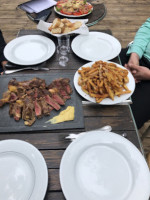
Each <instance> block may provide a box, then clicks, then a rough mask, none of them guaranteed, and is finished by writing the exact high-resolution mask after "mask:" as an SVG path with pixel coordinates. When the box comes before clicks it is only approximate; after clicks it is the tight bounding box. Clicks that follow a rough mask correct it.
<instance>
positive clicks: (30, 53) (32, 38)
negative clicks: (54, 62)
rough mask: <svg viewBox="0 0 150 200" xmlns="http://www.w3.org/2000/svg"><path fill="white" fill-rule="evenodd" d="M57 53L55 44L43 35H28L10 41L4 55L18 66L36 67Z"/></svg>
mask: <svg viewBox="0 0 150 200" xmlns="http://www.w3.org/2000/svg"><path fill="white" fill-rule="evenodd" d="M54 52H55V44H54V42H53V41H52V40H50V39H49V38H46V37H44V36H41V35H26V36H21V37H18V38H15V39H14V40H12V41H10V42H9V43H8V44H7V45H6V47H5V49H4V55H5V57H6V58H7V60H9V61H10V62H12V63H15V64H18V65H35V64H39V63H42V62H44V61H45V60H47V59H49V58H50V57H51V56H52V55H53V54H54Z"/></svg>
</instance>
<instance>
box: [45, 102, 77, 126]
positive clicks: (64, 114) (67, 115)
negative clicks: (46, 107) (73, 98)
mask: <svg viewBox="0 0 150 200" xmlns="http://www.w3.org/2000/svg"><path fill="white" fill-rule="evenodd" d="M74 112H75V109H74V106H68V107H67V108H66V109H65V110H63V111H61V112H60V114H59V115H57V116H55V117H53V118H52V119H50V120H48V121H47V122H50V123H51V124H57V123H61V122H65V121H71V120H74ZM47 122H46V123H47Z"/></svg>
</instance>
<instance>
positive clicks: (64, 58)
mask: <svg viewBox="0 0 150 200" xmlns="http://www.w3.org/2000/svg"><path fill="white" fill-rule="evenodd" d="M57 40H58V46H57V53H58V54H59V55H60V57H59V64H60V65H61V66H66V65H67V62H68V60H69V59H68V52H69V51H70V35H63V36H60V37H58V38H57Z"/></svg>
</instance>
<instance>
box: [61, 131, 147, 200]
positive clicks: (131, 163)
mask: <svg viewBox="0 0 150 200" xmlns="http://www.w3.org/2000/svg"><path fill="white" fill-rule="evenodd" d="M60 183H61V187H62V190H63V193H64V195H65V197H66V199H67V200H100V199H102V200H110V199H111V200H134V199H136V200H148V198H149V195H150V173H149V168H148V166H147V164H146V161H145V159H144V157H143V156H142V154H141V153H140V151H139V150H138V149H137V148H136V147H135V146H134V145H133V144H132V143H131V142H130V141H128V140H127V139H125V138H123V137H122V136H119V135H117V134H115V133H110V132H104V131H98V132H89V133H86V134H83V135H81V136H79V137H78V138H77V139H76V140H75V141H74V142H72V143H71V144H70V145H69V147H68V148H67V149H66V151H65V153H64V154H63V157H62V160H61V164H60Z"/></svg>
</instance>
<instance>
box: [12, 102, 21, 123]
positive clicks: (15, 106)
mask: <svg viewBox="0 0 150 200" xmlns="http://www.w3.org/2000/svg"><path fill="white" fill-rule="evenodd" d="M21 112H22V106H21V105H20V104H19V103H12V104H10V106H9V115H10V116H12V117H14V119H15V120H16V121H19V120H20V119H21Z"/></svg>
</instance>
